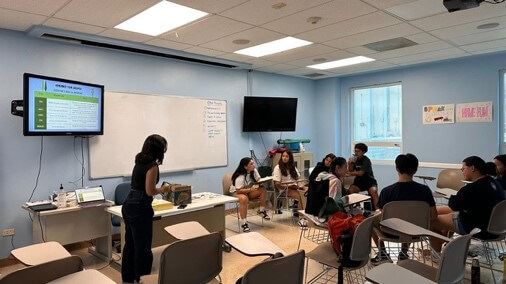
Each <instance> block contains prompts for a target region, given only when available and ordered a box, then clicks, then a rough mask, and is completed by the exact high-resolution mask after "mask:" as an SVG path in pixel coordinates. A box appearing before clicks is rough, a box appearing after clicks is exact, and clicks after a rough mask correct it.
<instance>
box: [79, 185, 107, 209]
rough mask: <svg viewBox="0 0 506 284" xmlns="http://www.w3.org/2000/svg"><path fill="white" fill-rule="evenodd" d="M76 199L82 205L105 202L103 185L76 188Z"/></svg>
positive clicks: (95, 204) (94, 204)
mask: <svg viewBox="0 0 506 284" xmlns="http://www.w3.org/2000/svg"><path fill="white" fill-rule="evenodd" d="M76 201H77V204H78V205H79V206H81V207H88V206H97V205H100V204H102V203H104V202H105V195H104V189H103V188H102V186H95V187H87V188H81V189H76Z"/></svg>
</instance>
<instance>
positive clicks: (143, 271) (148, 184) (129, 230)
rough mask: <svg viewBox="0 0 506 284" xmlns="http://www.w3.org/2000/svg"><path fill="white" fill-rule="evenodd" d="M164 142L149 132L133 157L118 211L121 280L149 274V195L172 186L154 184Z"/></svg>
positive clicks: (160, 192)
mask: <svg viewBox="0 0 506 284" xmlns="http://www.w3.org/2000/svg"><path fill="white" fill-rule="evenodd" d="M165 151H167V141H166V140H165V138H163V137H162V136H160V135H157V134H153V135H150V136H148V137H147V138H146V140H145V141H144V145H143V146H142V150H141V152H140V153H138V154H137V155H136V156H135V166H134V169H133V171H132V181H131V187H132V190H130V192H129V194H128V196H127V198H126V200H125V202H124V203H123V206H122V208H121V213H122V215H123V220H124V221H125V246H124V248H123V257H122V265H121V278H122V279H123V283H134V281H137V282H139V280H140V277H141V276H142V275H147V274H150V273H151V265H152V263H153V253H152V252H151V243H152V240H153V214H154V212H153V207H151V202H152V201H153V196H154V195H157V194H162V193H164V192H167V191H169V190H173V187H172V186H169V185H162V186H161V187H156V184H157V183H158V180H159V171H158V165H161V164H162V162H163V157H164V153H165Z"/></svg>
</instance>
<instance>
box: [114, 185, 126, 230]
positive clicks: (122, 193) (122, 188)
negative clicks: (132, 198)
mask: <svg viewBox="0 0 506 284" xmlns="http://www.w3.org/2000/svg"><path fill="white" fill-rule="evenodd" d="M129 192H130V182H124V183H120V184H118V185H117V186H116V189H115V190H114V203H115V204H116V205H123V202H125V199H126V198H127V196H128V193H129ZM111 222H112V225H113V226H114V227H119V226H120V224H121V219H120V218H119V217H118V216H112V219H111Z"/></svg>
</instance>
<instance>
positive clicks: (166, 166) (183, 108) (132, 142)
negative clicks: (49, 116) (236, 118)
mask: <svg viewBox="0 0 506 284" xmlns="http://www.w3.org/2000/svg"><path fill="white" fill-rule="evenodd" d="M151 134H160V135H162V136H163V137H165V139H167V152H166V153H165V158H164V160H163V165H161V166H160V172H176V171H184V170H192V169H197V168H208V167H218V166H226V165H227V161H228V157H227V101H225V100H211V99H199V98H191V97H176V96H162V95H141V94H129V93H117V92H105V98H104V135H100V136H95V137H92V138H90V144H89V161H90V169H89V173H90V178H104V177H115V176H130V175H131V174H132V169H133V166H134V161H135V155H136V154H137V153H139V152H140V151H141V149H142V144H143V143H144V140H145V139H146V137H147V136H149V135H151Z"/></svg>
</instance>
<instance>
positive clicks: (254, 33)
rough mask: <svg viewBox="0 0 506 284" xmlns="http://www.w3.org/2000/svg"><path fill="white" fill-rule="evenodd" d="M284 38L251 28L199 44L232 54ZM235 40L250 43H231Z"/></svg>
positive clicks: (264, 30)
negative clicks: (243, 40)
mask: <svg viewBox="0 0 506 284" xmlns="http://www.w3.org/2000/svg"><path fill="white" fill-rule="evenodd" d="M284 37H285V36H284V35H282V34H280V33H276V32H273V31H268V30H266V29H262V28H252V29H249V30H245V31H241V32H238V33H235V34H233V35H229V36H226V37H222V38H220V39H217V40H214V41H210V42H208V43H204V44H201V46H202V47H207V48H211V49H215V50H222V51H225V52H233V51H236V50H240V49H243V48H247V47H250V46H254V45H259V44H262V43H266V42H270V41H273V40H276V39H280V38H284ZM236 39H247V40H249V41H250V43H248V44H242V45H238V44H235V43H233V42H232V41H233V40H236Z"/></svg>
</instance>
